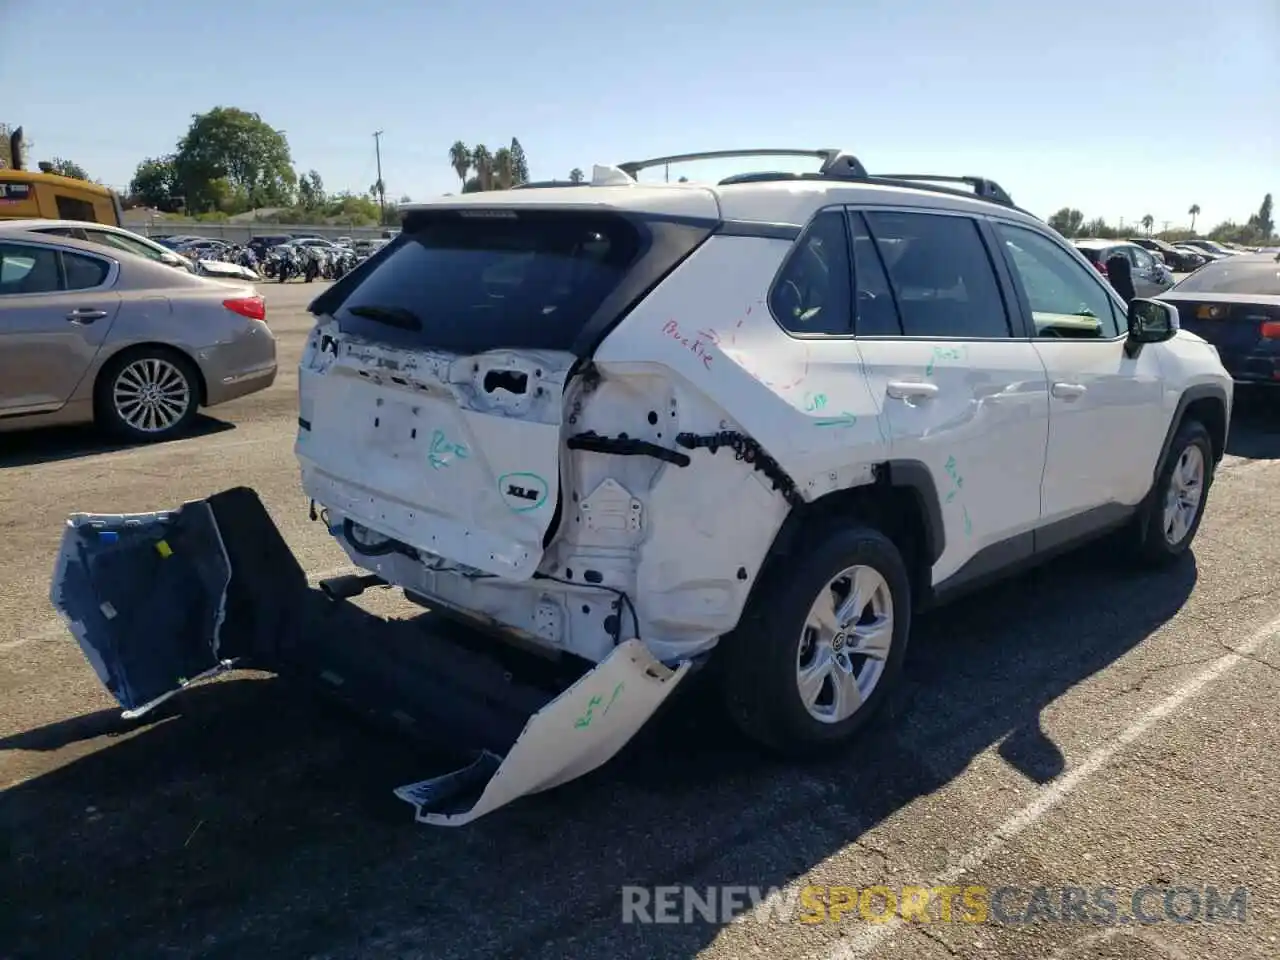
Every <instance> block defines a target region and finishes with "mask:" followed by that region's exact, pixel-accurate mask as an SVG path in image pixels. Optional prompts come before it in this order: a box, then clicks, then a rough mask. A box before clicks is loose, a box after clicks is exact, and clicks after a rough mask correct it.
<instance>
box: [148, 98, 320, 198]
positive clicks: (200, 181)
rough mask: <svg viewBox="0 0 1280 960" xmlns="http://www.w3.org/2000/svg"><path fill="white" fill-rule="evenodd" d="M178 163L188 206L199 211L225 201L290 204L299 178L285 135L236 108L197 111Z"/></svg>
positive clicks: (180, 143) (181, 143) (181, 145)
mask: <svg viewBox="0 0 1280 960" xmlns="http://www.w3.org/2000/svg"><path fill="white" fill-rule="evenodd" d="M173 164H174V169H175V171H176V177H177V182H178V185H179V188H180V189H181V191H182V193H184V194H185V195H186V197H187V206H188V208H191V209H195V210H208V209H211V208H215V207H218V206H219V205H220V204H222V203H235V204H240V205H246V206H247V205H252V206H254V207H270V206H287V205H289V203H290V202H292V199H293V193H294V188H295V186H296V185H297V179H298V178H297V174H296V173H294V170H293V161H292V158H291V156H290V154H289V143H288V141H287V140H286V139H285V138H284V134H282V133H280V131H278V130H276V129H274V128H273V127H271V126H270V125H269V124H267V123H266V122H265V121H264V120H263V119H262V118H261V117H260V116H259V115H258V114H256V113H248V112H247V111H244V110H240V109H238V108H236V107H214V108H213V109H212V110H210V111H209V112H208V113H200V114H195V115H193V116H192V118H191V126H190V128H189V129H188V130H187V133H186V135H185V136H184V137H183V138H182V139H181V140H180V141H178V151H177V153H176V154H175V155H174V158H173ZM218 180H225V181H226V182H227V184H229V185H230V195H227V191H226V190H224V189H223V188H221V187H214V186H213V184H214V182H215V181H218ZM223 209H225V207H224V208H223Z"/></svg>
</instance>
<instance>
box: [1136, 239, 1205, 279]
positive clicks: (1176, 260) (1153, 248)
mask: <svg viewBox="0 0 1280 960" xmlns="http://www.w3.org/2000/svg"><path fill="white" fill-rule="evenodd" d="M1129 242H1130V243H1136V244H1137V245H1138V246H1140V247H1142V249H1143V250H1148V251H1150V252H1151V253H1158V254H1160V255H1161V256H1162V257H1164V262H1165V263H1167V264H1168V265H1169V269H1170V270H1176V271H1177V272H1178V273H1190V272H1191V271H1192V270H1194V269H1196V268H1197V267H1199V266H1200V265H1201V264H1202V263H1204V259H1203V258H1201V257H1198V256H1196V255H1194V254H1192V253H1188V252H1185V251H1182V250H1179V249H1178V248H1177V247H1175V246H1174V245H1173V244H1171V243H1169V242H1167V241H1165V240H1161V239H1159V238H1158V237H1130V238H1129Z"/></svg>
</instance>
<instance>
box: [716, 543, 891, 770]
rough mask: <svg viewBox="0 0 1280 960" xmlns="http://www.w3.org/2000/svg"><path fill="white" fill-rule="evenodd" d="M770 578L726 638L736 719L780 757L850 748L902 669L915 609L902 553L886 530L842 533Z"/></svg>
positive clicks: (812, 546) (727, 680) (727, 677)
mask: <svg viewBox="0 0 1280 960" xmlns="http://www.w3.org/2000/svg"><path fill="white" fill-rule="evenodd" d="M767 578H768V579H767V581H766V582H764V583H761V584H760V585H759V587H758V588H757V590H756V591H754V593H753V595H752V598H751V600H750V601H749V602H748V608H747V610H746V611H744V614H743V618H742V622H741V623H740V625H739V627H738V629H736V630H735V631H734V632H733V633H732V634H730V635H728V636H726V637H725V638H724V639H723V640H722V641H721V648H722V649H721V655H722V656H723V657H724V658H725V662H724V668H725V669H724V675H723V676H724V690H725V698H726V703H727V705H728V708H729V712H730V715H731V716H732V717H733V719H734V721H735V722H736V723H737V725H738V726H739V727H740V728H741V729H742V731H743V732H744V733H746V734H747V735H748V736H749V737H750V738H751V739H753V740H755V741H756V742H757V743H759V744H761V745H763V746H765V747H767V748H769V749H772V750H774V751H776V752H779V753H783V754H789V755H797V756H803V755H809V754H813V753H817V752H821V751H824V750H828V749H831V748H832V747H835V746H838V745H841V744H844V743H846V742H848V741H849V740H851V739H852V738H853V737H854V735H855V734H856V733H857V732H858V731H859V730H860V729H861V728H862V727H863V726H864V725H865V724H866V723H867V721H869V720H870V719H871V718H872V716H874V714H875V712H876V711H877V710H878V709H879V708H880V706H881V704H882V703H883V701H884V698H885V696H886V695H887V694H888V692H889V690H890V689H891V688H892V686H893V684H894V683H895V682H896V680H897V678H898V676H899V674H900V673H901V670H902V662H903V658H904V657H905V655H906V647H907V637H908V634H909V633H910V630H911V608H912V604H911V585H910V580H909V578H908V576H907V568H906V565H905V563H904V562H903V559H902V555H901V553H900V552H899V551H898V548H897V547H896V546H895V545H894V543H893V541H892V540H890V539H889V538H888V537H886V536H885V535H884V534H882V533H881V532H880V531H878V530H875V529H872V528H870V527H865V526H854V527H845V528H838V529H836V530H834V531H832V532H830V533H827V534H824V535H821V536H819V537H817V538H815V539H813V540H811V541H810V542H809V543H808V545H807V548H806V550H805V553H804V555H803V556H800V557H798V558H796V559H795V561H794V562H792V563H789V564H787V565H786V569H783V570H780V569H774V570H773V571H772V572H771V573H769V574H768V575H767Z"/></svg>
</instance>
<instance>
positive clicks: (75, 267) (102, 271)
mask: <svg viewBox="0 0 1280 960" xmlns="http://www.w3.org/2000/svg"><path fill="white" fill-rule="evenodd" d="M62 266H63V269H64V270H66V273H67V283H66V289H68V290H91V289H93V288H94V287H100V286H102V284H104V283H105V282H106V280H107V274H108V273H110V272H111V264H109V263H108V262H107V261H106V260H99V259H98V258H97V257H86V256H84V255H83V254H79V253H70V252H64V253H63V254H62Z"/></svg>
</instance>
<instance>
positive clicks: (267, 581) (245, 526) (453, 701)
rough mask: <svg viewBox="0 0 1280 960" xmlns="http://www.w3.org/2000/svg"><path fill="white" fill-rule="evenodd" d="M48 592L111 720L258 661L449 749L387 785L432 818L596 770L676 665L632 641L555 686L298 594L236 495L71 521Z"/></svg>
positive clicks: (644, 716) (650, 710)
mask: <svg viewBox="0 0 1280 960" xmlns="http://www.w3.org/2000/svg"><path fill="white" fill-rule="evenodd" d="M50 596H51V600H52V601H53V605H54V607H55V608H56V609H57V610H58V611H59V613H60V614H61V615H62V616H63V618H64V619H65V620H66V621H67V623H68V625H69V628H70V630H71V632H72V634H73V635H74V636H75V638H76V640H77V642H78V643H79V644H80V647H81V649H82V650H83V651H84V654H85V656H86V658H87V659H88V660H89V662H90V664H92V666H93V668H94V670H95V671H96V672H97V674H98V676H99V678H100V679H101V680H102V682H103V684H104V685H105V686H106V688H107V689H108V690H109V691H110V692H111V693H112V695H113V696H115V698H116V699H117V700H118V701H119V702H120V704H121V705H122V706H123V707H124V708H125V710H126V716H130V717H136V716H140V715H142V714H143V713H145V712H146V711H147V710H150V709H151V708H153V707H154V706H155V705H157V704H158V703H161V702H163V701H164V700H166V699H168V698H169V697H171V696H173V695H175V694H177V693H180V692H181V691H182V690H183V689H185V688H186V687H187V686H189V685H191V684H192V683H195V682H196V681H198V680H200V679H204V678H207V677H210V676H213V675H216V674H218V673H221V672H224V671H227V670H230V669H234V668H238V667H243V668H252V669H256V670H269V671H273V672H276V673H278V674H280V675H281V676H282V677H287V678H291V679H295V680H297V681H299V682H303V683H307V684H309V685H311V686H313V687H316V688H318V689H320V690H322V691H324V692H325V693H327V694H329V695H331V696H335V697H337V698H338V699H340V700H341V701H343V702H345V703H346V704H347V705H348V706H350V707H352V708H354V709H355V710H356V711H358V712H359V713H361V714H362V715H364V716H366V717H369V718H371V719H375V720H380V721H383V722H384V723H386V724H387V725H389V726H392V727H394V728H395V729H396V730H398V731H401V732H403V733H405V734H407V735H409V736H411V737H413V738H415V739H417V740H419V741H421V742H422V743H424V744H425V745H428V746H430V747H431V748H432V749H433V750H436V751H440V752H444V753H446V754H448V755H450V756H453V757H456V760H457V763H456V766H455V769H452V770H451V771H450V772H448V773H445V774H443V775H441V776H434V777H431V778H429V779H425V780H422V781H420V782H418V783H414V784H409V785H407V786H404V787H401V788H399V789H398V790H397V791H396V795H397V796H398V797H400V798H401V799H403V800H405V801H406V802H408V803H410V804H412V805H413V806H414V808H415V810H416V811H417V814H416V815H417V819H418V820H419V821H420V822H423V823H430V824H435V825H441V826H460V825H462V824H465V823H469V822H470V821H472V820H474V819H476V818H478V817H480V816H483V815H484V814H486V813H490V812H492V811H493V810H496V809H499V808H500V807H503V806H505V805H506V804H508V803H510V802H511V801H513V800H515V799H517V798H519V797H521V796H524V795H526V794H530V793H535V792H539V791H542V790H547V789H550V788H552V787H555V786H558V785H559V784H562V783H565V782H567V781H569V780H572V779H575V778H577V777H579V776H582V775H583V774H585V773H588V772H590V771H591V770H594V769H596V768H597V767H599V766H601V765H602V764H604V763H606V762H607V761H608V760H609V759H611V758H612V757H613V756H614V755H615V754H617V752H618V751H619V750H620V749H622V747H623V746H624V745H625V744H626V743H627V741H629V740H630V739H631V738H632V736H634V734H635V733H636V731H638V730H639V729H640V727H642V726H643V725H644V724H645V723H646V722H647V721H648V720H649V719H650V717H652V716H653V714H654V712H655V711H656V710H657V709H658V708H659V707H660V706H661V705H662V703H663V702H664V701H665V700H666V699H667V697H669V696H670V695H671V693H672V692H673V691H674V690H675V688H676V687H677V685H678V684H679V683H680V681H681V680H682V679H683V678H684V677H685V675H686V674H687V673H688V670H689V668H690V664H689V663H681V664H680V665H678V666H677V667H675V668H668V667H666V666H664V665H662V664H661V663H658V662H657V661H656V660H654V659H653V658H652V656H651V655H650V654H649V653H648V651H647V649H646V648H645V646H644V645H643V644H642V643H641V642H640V641H638V640H631V641H628V642H626V643H623V644H621V645H619V646H618V647H617V648H616V649H615V650H614V651H613V652H612V654H611V655H610V656H609V657H607V658H606V659H605V660H604V661H602V662H601V663H600V664H598V665H597V666H596V667H595V668H594V669H593V670H591V671H589V672H588V673H586V674H585V675H583V676H581V677H580V678H578V679H577V680H576V681H574V682H573V683H571V684H569V685H568V686H567V688H566V687H565V686H564V685H563V684H557V683H555V682H552V681H550V680H549V679H548V678H547V677H546V676H545V675H540V676H536V678H535V679H533V680H528V679H517V677H516V673H517V671H515V670H513V669H512V664H511V663H510V662H509V661H506V660H499V659H497V656H496V653H497V651H494V650H492V648H490V649H486V648H484V647H477V645H476V644H475V643H474V642H467V641H468V640H470V641H474V637H473V636H472V635H470V634H469V633H468V634H467V636H466V637H463V636H462V634H463V633H466V631H462V630H461V628H457V627H454V626H452V625H448V624H445V623H443V622H442V623H441V624H440V625H439V628H438V629H432V630H428V629H424V628H422V627H421V626H420V625H416V624H412V623H406V622H405V621H387V620H382V619H379V618H376V617H373V616H371V615H369V614H367V613H364V612H363V611H361V610H360V609H359V608H357V607H355V606H353V605H351V604H346V603H335V602H333V601H331V600H329V599H328V598H326V597H324V596H323V594H322V593H321V592H320V591H319V590H315V589H312V588H311V587H310V586H309V584H308V582H307V578H306V574H305V572H304V571H303V570H302V568H301V567H299V565H298V563H297V561H296V560H295V558H294V557H293V555H292V553H291V552H290V551H289V549H288V546H287V545H286V544H285V542H284V540H283V538H282V537H281V536H280V534H279V531H278V530H276V528H275V525H274V523H272V521H271V518H270V516H269V515H268V514H267V511H266V509H265V508H264V507H263V505H262V503H261V501H260V500H259V499H258V497H257V495H256V494H255V493H254V492H253V491H252V490H249V489H247V488H243V487H241V488H235V489H231V490H227V491H223V492H222V493H218V494H215V495H214V496H212V497H209V498H208V499H207V500H199V501H193V502H191V503H187V504H185V505H183V506H182V507H180V508H178V509H176V510H172V511H168V512H159V513H149V514H133V515H116V516H111V515H95V514H76V515H73V516H72V517H71V518H70V519H69V520H68V521H67V525H66V528H65V530H64V532H63V537H62V545H61V548H60V550H59V554H58V559H57V562H56V564H55V568H54V576H53V584H52V588H51V591H50Z"/></svg>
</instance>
